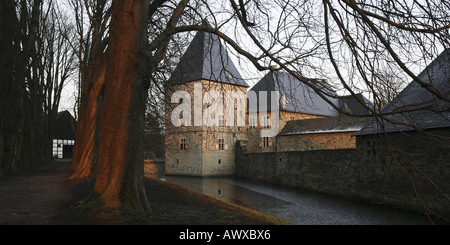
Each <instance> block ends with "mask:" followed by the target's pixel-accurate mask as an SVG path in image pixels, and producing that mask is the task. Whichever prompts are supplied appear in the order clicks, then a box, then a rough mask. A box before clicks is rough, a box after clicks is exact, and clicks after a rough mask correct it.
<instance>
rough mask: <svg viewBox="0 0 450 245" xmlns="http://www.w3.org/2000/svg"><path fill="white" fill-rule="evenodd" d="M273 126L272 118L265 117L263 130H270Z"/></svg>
mask: <svg viewBox="0 0 450 245" xmlns="http://www.w3.org/2000/svg"><path fill="white" fill-rule="evenodd" d="M270 126H271V122H270V118H269V117H264V119H263V125H262V127H263V128H270Z"/></svg>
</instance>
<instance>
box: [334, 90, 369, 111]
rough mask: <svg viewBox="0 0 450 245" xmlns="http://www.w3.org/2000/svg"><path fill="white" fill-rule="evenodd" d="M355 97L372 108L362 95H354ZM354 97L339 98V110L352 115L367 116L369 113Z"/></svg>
mask: <svg viewBox="0 0 450 245" xmlns="http://www.w3.org/2000/svg"><path fill="white" fill-rule="evenodd" d="M355 96H356V97H358V98H359V100H361V101H364V102H365V104H366V105H367V106H368V107H373V105H372V103H371V102H370V101H369V100H368V99H367V98H366V97H365V96H364V95H363V94H355ZM355 96H353V95H345V96H339V108H340V109H341V110H343V111H347V112H348V113H351V114H353V115H369V114H370V113H371V112H370V111H369V110H367V109H366V108H365V107H364V106H362V105H361V104H360V103H359V101H358V100H357V99H356V98H355Z"/></svg>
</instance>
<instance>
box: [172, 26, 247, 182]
mask: <svg viewBox="0 0 450 245" xmlns="http://www.w3.org/2000/svg"><path fill="white" fill-rule="evenodd" d="M169 84H170V86H169V88H168V90H167V91H166V95H167V96H168V99H167V100H166V101H168V103H166V106H165V108H166V109H165V110H166V111H165V126H166V132H165V171H166V175H186V176H225V175H233V174H234V164H235V162H234V161H235V147H236V142H237V141H238V140H240V137H243V135H242V134H243V133H242V131H243V130H242V129H243V127H244V126H245V122H242V121H240V118H241V116H243V117H244V120H245V108H246V91H247V88H248V87H249V86H248V85H247V83H246V82H245V81H244V80H243V79H242V77H241V75H240V73H239V71H238V70H237V68H236V67H235V65H234V64H233V62H232V61H231V59H230V57H229V56H228V53H227V51H226V48H225V46H224V45H222V43H221V41H220V39H219V37H218V36H217V35H215V34H211V33H207V32H197V34H196V35H195V37H194V39H193V40H192V42H191V43H190V45H189V47H188V48H187V50H186V52H185V53H184V55H183V56H182V58H181V59H180V62H179V63H178V65H177V67H176V68H175V70H174V72H173V73H172V76H171V78H170V79H169Z"/></svg>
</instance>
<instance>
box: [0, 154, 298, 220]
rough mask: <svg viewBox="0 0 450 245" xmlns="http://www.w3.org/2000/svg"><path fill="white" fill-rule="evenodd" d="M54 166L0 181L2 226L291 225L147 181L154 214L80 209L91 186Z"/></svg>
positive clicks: (61, 165) (62, 166)
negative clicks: (73, 178) (79, 204)
mask: <svg viewBox="0 0 450 245" xmlns="http://www.w3.org/2000/svg"><path fill="white" fill-rule="evenodd" d="M68 165H69V162H67V161H64V162H61V161H59V162H58V161H55V162H52V163H49V164H47V165H45V166H41V167H39V168H37V169H35V170H33V171H27V172H24V173H20V174H17V175H15V176H9V177H6V178H4V179H2V180H0V224H2V225H279V224H282V225H284V224H289V223H288V222H286V221H284V220H281V219H277V218H274V217H271V216H269V215H266V214H264V213H261V212H257V211H255V210H252V209H248V208H243V207H240V206H238V205H232V204H229V203H226V202H223V201H220V200H217V199H214V198H211V197H208V196H206V195H203V194H200V193H197V192H194V191H191V190H189V189H187V188H185V187H182V186H180V185H176V184H172V183H167V182H164V181H161V180H157V179H150V178H146V179H145V185H146V191H147V196H148V199H149V202H150V206H151V210H150V211H145V212H144V211H135V210H109V209H103V210H93V209H81V208H78V205H77V204H78V203H80V202H81V201H82V200H83V199H84V198H85V197H86V196H87V195H88V194H89V192H90V190H91V186H90V183H88V182H87V181H84V180H70V179H69V177H70V170H69V169H68Z"/></svg>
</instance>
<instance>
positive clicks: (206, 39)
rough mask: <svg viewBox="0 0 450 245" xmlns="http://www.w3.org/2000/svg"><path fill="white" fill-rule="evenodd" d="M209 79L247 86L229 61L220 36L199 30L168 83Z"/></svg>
mask: <svg viewBox="0 0 450 245" xmlns="http://www.w3.org/2000/svg"><path fill="white" fill-rule="evenodd" d="M201 79H204V80H209V81H216V82H222V83H228V84H234V85H239V86H244V87H249V86H248V84H247V83H246V82H245V81H244V79H243V78H242V77H241V75H240V73H239V71H238V70H237V69H236V67H235V66H234V64H233V62H232V61H231V59H230V57H229V55H228V53H227V50H226V48H225V47H224V46H223V45H222V44H221V42H220V38H219V37H218V36H217V35H215V34H212V33H208V32H202V31H199V32H197V34H196V35H195V37H194V39H193V40H192V42H191V43H190V45H189V47H188V48H187V50H186V51H185V53H184V54H183V56H182V57H181V59H180V62H179V63H178V65H177V67H176V68H175V70H174V72H173V73H172V75H171V77H170V79H169V84H171V85H177V84H184V83H188V82H192V81H197V80H201Z"/></svg>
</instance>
